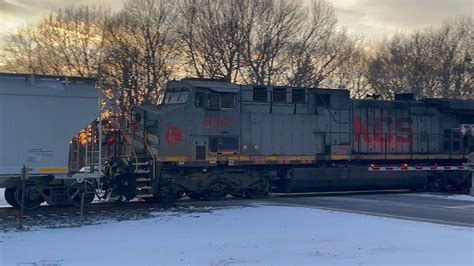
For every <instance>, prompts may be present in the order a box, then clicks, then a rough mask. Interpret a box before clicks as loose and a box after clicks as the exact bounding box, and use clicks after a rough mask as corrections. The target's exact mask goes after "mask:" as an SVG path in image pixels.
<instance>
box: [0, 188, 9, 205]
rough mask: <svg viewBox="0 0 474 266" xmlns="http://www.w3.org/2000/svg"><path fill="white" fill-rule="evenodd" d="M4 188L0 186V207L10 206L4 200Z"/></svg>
mask: <svg viewBox="0 0 474 266" xmlns="http://www.w3.org/2000/svg"><path fill="white" fill-rule="evenodd" d="M4 195H5V189H4V188H0V207H10V205H9V204H8V203H7V202H6V201H5V196H4Z"/></svg>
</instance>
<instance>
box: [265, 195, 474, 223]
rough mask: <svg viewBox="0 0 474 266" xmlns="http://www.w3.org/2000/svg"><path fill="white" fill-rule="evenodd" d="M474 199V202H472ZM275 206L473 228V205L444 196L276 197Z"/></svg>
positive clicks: (270, 199)
mask: <svg viewBox="0 0 474 266" xmlns="http://www.w3.org/2000/svg"><path fill="white" fill-rule="evenodd" d="M473 199H474V198H473ZM265 201H266V202H270V203H272V204H278V205H280V204H288V205H292V206H303V207H313V208H318V209H326V210H333V211H342V212H351V213H359V214H366V215H373V216H382V217H390V218H396V219H404V220H414V221H422V222H431V223H437V224H447V225H455V226H464V227H474V201H469V200H458V199H449V198H444V197H443V196H436V195H427V194H416V193H395V194H379V193H377V194H350V195H339V196H334V195H333V196H317V195H312V196H303V197H275V198H273V197H272V198H269V199H267V200H265Z"/></svg>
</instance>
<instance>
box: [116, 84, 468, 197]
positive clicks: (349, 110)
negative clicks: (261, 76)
mask: <svg viewBox="0 0 474 266" xmlns="http://www.w3.org/2000/svg"><path fill="white" fill-rule="evenodd" d="M128 139H129V143H130V147H131V149H132V152H131V154H133V156H132V157H134V158H133V159H131V160H130V161H129V162H130V163H128V164H126V163H124V162H123V160H122V161H121V162H117V163H115V164H114V165H115V168H114V169H115V170H116V171H117V173H118V174H116V175H115V176H120V179H121V180H123V182H122V183H123V184H122V186H121V188H122V190H123V191H124V193H122V194H124V195H126V196H127V198H131V197H135V196H138V197H144V198H145V199H147V200H158V201H174V200H177V199H179V198H180V197H181V196H182V195H183V194H184V193H186V194H187V195H188V197H190V198H193V199H206V200H217V199H222V198H224V197H226V196H227V195H228V194H231V195H233V196H241V197H248V198H255V197H263V196H266V195H268V194H269V193H270V192H285V193H292V192H314V191H333V190H361V189H400V188H406V189H419V188H426V187H428V188H429V189H431V190H435V191H440V190H443V189H462V190H464V189H467V188H468V187H469V186H470V182H471V178H470V173H469V172H467V171H465V170H466V168H465V167H464V166H463V165H462V164H463V163H465V162H466V161H467V156H468V155H469V153H471V152H474V100H449V99H421V100H416V99H415V98H414V95H413V94H409V93H406V94H398V95H395V99H394V100H390V101H389V100H375V99H364V100H356V99H351V98H350V94H349V91H348V90H343V89H320V88H290V87H285V86H253V85H238V84H233V83H229V82H226V81H224V80H215V79H196V78H186V79H183V80H179V81H171V82H169V83H168V84H167V85H166V88H165V89H164V90H162V91H161V94H160V95H159V100H158V104H156V105H144V106H134V107H133V110H132V117H131V126H130V132H129V136H128ZM380 166H388V167H380ZM109 172H113V171H109Z"/></svg>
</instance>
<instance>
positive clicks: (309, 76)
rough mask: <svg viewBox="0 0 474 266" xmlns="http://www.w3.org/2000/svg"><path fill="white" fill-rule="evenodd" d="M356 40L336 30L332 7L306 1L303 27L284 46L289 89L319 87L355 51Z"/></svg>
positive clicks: (319, 1)
mask: <svg viewBox="0 0 474 266" xmlns="http://www.w3.org/2000/svg"><path fill="white" fill-rule="evenodd" d="M357 41H358V38H356V37H355V36H350V35H349V34H348V33H347V32H346V31H345V30H338V29H337V18H336V15H335V11H334V7H333V6H332V4H330V3H328V2H327V1H324V0H313V1H311V2H310V13H309V14H308V19H307V20H306V22H305V27H304V28H303V29H302V30H301V31H300V32H299V34H298V36H297V38H295V39H294V40H293V41H292V43H291V45H289V47H288V51H287V55H288V62H289V64H288V71H287V77H286V81H287V83H288V84H290V85H292V86H313V87H317V86H319V85H320V84H321V83H322V82H323V81H324V80H326V79H327V78H328V77H329V76H330V75H331V74H332V73H333V72H334V71H336V70H337V69H338V68H339V67H340V66H342V65H343V64H344V63H345V62H346V61H348V60H350V59H351V57H352V56H353V55H354V54H355V53H356V52H357V49H356V43H357Z"/></svg>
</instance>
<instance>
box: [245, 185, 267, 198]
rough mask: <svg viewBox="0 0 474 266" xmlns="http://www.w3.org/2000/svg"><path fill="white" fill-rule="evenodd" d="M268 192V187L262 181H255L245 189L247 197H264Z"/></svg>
mask: <svg viewBox="0 0 474 266" xmlns="http://www.w3.org/2000/svg"><path fill="white" fill-rule="evenodd" d="M269 194H270V188H269V186H268V184H267V183H265V182H263V181H258V182H255V183H253V184H252V185H251V187H250V188H248V189H246V190H245V196H246V197H247V198H249V199H257V198H264V197H267V196H268V195H269Z"/></svg>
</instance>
